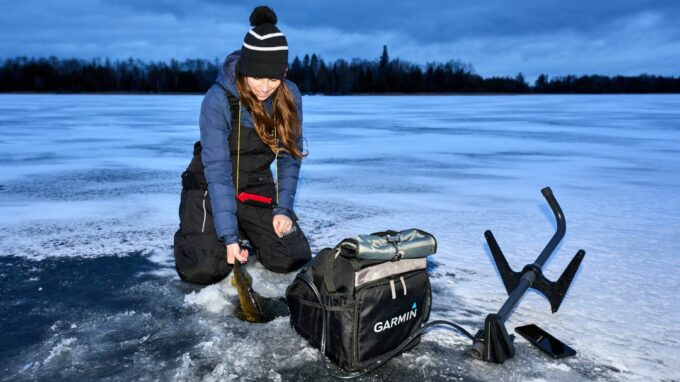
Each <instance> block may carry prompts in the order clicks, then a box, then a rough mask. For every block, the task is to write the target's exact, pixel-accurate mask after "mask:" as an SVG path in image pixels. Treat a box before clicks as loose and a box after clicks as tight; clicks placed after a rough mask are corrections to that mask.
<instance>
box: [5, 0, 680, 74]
mask: <svg viewBox="0 0 680 382" xmlns="http://www.w3.org/2000/svg"><path fill="white" fill-rule="evenodd" d="M234 3H236V4H234ZM260 4H262V2H260V1H257V2H252V1H238V2H229V1H219V0H193V1H172V0H146V1H145V0H119V1H114V0H108V1H106V0H101V1H97V0H44V1H32V0H26V1H21V0H14V1H9V0H0V58H8V57H15V56H34V57H38V56H41V57H44V56H49V55H55V56H58V57H80V58H91V57H102V58H104V57H110V58H127V57H135V58H141V59H145V60H148V59H152V60H169V59H170V58H178V59H184V58H208V59H213V58H216V57H220V58H221V57H223V56H225V55H226V54H227V53H229V52H231V51H233V50H235V49H239V48H240V45H241V42H242V41H243V37H244V35H245V33H246V32H247V30H248V28H249V25H248V16H249V14H250V12H251V11H252V8H253V7H254V6H256V5H260ZM268 5H270V6H272V8H274V10H275V11H276V12H277V14H278V16H279V24H278V26H279V28H280V29H281V30H282V31H283V32H284V33H285V34H286V36H287V38H288V42H289V45H290V51H291V60H292V57H293V56H294V55H304V54H305V53H317V54H320V55H321V57H322V58H324V59H325V60H334V59H337V58H346V59H351V58H353V57H360V58H365V59H377V57H378V56H379V55H380V53H381V50H382V46H383V45H387V47H388V51H389V54H390V57H392V58H395V57H398V58H401V59H403V60H408V61H412V62H416V63H426V62H430V61H447V60H450V59H460V60H462V61H464V62H469V63H471V64H472V65H473V66H474V67H475V69H476V71H477V73H479V74H481V75H483V76H491V75H513V76H514V75H515V74H517V73H519V72H522V73H524V74H525V76H527V77H528V78H535V77H536V76H537V75H538V74H540V73H546V74H549V75H551V76H556V75H565V74H608V75H611V74H625V75H637V74H641V73H650V74H661V75H674V76H680V21H678V20H680V1H676V0H654V1H652V0H648V1H645V0H640V1H628V0H617V1H607V0H599V1H583V0H568V1H564V0H559V1H548V0H545V1H540V0H512V1H508V0H477V1H453V0H450V1H445V0H442V1H403V2H400V1H396V0H389V1H387V0H379V1H368V0H366V1H352V0H338V1H335V0H334V1H324V0H294V1H270V2H269V3H268Z"/></svg>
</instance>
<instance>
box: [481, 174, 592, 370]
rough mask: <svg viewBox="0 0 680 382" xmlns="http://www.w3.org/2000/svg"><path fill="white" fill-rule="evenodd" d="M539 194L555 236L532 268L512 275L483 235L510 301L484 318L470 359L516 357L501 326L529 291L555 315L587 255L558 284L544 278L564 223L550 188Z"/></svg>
mask: <svg viewBox="0 0 680 382" xmlns="http://www.w3.org/2000/svg"><path fill="white" fill-rule="evenodd" d="M541 193H542V194H543V196H544V197H545V199H546V200H547V201H548V204H549V205H550V208H551V209H552V211H553V213H554V214H555V219H557V232H555V234H554V235H553V237H552V239H550V241H549V242H548V244H547V245H546V246H545V248H544V249H543V251H542V252H541V254H540V255H539V256H538V258H536V261H534V262H533V264H527V265H526V266H525V267H524V269H522V271H521V272H515V271H513V270H512V269H511V268H510V265H508V261H507V260H506V259H505V256H504V255H503V252H502V251H501V248H500V247H499V246H498V243H497V242H496V239H495V238H494V237H493V234H492V233H491V231H486V232H484V237H485V238H486V241H487V242H488V244H489V248H490V249H491V254H492V255H493V259H494V261H495V262H496V266H497V267H498V271H499V273H500V274H501V278H502V279H503V284H504V285H505V289H506V290H507V292H508V295H509V297H508V299H507V300H506V301H505V303H504V304H503V306H502V307H501V308H500V310H499V311H498V313H495V314H494V313H491V314H489V315H488V316H487V317H486V320H485V322H484V329H483V330H480V331H478V332H477V334H476V335H475V338H474V340H473V344H472V355H473V356H474V357H476V358H479V359H482V360H485V361H489V362H494V363H503V362H504V361H505V360H506V359H508V358H512V357H513V356H514V355H515V347H514V345H513V339H514V336H512V335H509V334H508V332H507V330H506V329H505V325H504V324H505V321H507V319H508V318H509V317H510V315H511V314H512V311H513V309H514V308H515V307H516V306H517V304H518V303H519V301H520V299H521V298H522V296H523V295H524V293H526V291H527V290H528V289H529V288H533V289H534V290H536V291H538V292H540V293H542V294H543V295H544V296H545V297H546V298H547V299H548V301H550V307H551V308H552V312H553V313H555V312H557V310H558V309H559V308H560V304H561V303H562V300H563V299H564V296H565V295H566V294H567V290H568V289H569V286H570V285H571V281H572V279H573V278H574V275H575V274H576V271H577V270H578V267H579V265H581V260H583V256H585V254H586V252H585V251H584V250H582V249H580V250H579V251H578V252H577V253H576V255H575V256H574V258H573V259H572V260H571V262H570V263H569V265H568V266H567V268H566V269H565V270H564V272H562V275H561V276H560V278H559V279H558V280H557V281H554V282H553V281H550V280H548V279H546V278H545V277H544V276H543V270H542V268H543V265H544V264H545V262H546V261H547V260H548V258H549V257H550V255H551V254H552V253H553V251H554V250H555V248H556V247H557V244H559V242H560V241H561V240H562V238H563V237H564V234H565V232H566V230H567V223H566V221H565V220H564V214H563V213H562V209H561V208H560V205H559V204H557V200H556V199H555V196H554V195H553V193H552V190H551V189H550V187H546V188H544V189H542V190H541Z"/></svg>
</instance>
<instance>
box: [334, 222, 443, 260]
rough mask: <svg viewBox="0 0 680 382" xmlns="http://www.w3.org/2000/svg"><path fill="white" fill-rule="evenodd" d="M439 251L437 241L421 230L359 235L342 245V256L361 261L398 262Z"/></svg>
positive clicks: (344, 241) (346, 240)
mask: <svg viewBox="0 0 680 382" xmlns="http://www.w3.org/2000/svg"><path fill="white" fill-rule="evenodd" d="M436 251H437V241H436V240H435V238H434V236H432V235H431V234H429V233H427V232H425V231H421V230H419V229H407V230H404V231H401V232H394V231H389V232H382V233H378V234H371V235H358V236H356V237H354V238H351V239H345V240H343V242H342V243H341V244H340V254H341V255H342V256H344V257H347V258H356V259H359V260H382V261H390V260H391V261H396V260H401V259H418V258H422V257H427V256H429V255H432V254H434V253H435V252H436Z"/></svg>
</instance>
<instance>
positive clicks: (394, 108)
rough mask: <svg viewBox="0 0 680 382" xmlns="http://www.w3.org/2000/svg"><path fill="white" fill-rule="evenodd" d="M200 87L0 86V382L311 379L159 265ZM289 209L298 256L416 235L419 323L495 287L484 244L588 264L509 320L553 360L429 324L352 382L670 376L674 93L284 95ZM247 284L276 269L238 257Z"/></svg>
mask: <svg viewBox="0 0 680 382" xmlns="http://www.w3.org/2000/svg"><path fill="white" fill-rule="evenodd" d="M200 102H201V97H200V96H129V95H121V96H119V95H0V295H1V296H2V299H3V307H2V309H0V329H1V330H0V331H1V333H2V336H1V337H0V371H1V376H0V379H1V380H8V381H9V380H11V381H21V380H36V379H37V380H69V381H78V380H82V381H89V380H93V379H109V380H179V381H196V380H202V381H226V380H239V381H249V380H310V381H311V380H323V379H329V380H330V378H327V377H325V376H326V373H325V371H324V370H323V367H322V365H321V362H320V356H319V352H318V351H316V350H315V349H313V348H311V347H309V346H308V345H307V344H306V342H305V341H304V340H303V339H301V338H300V337H298V336H297V334H296V333H295V332H294V331H293V329H292V328H291V327H290V325H289V322H288V319H287V318H279V319H276V320H274V321H272V322H270V323H268V324H247V323H243V322H241V321H238V320H237V319H235V318H234V317H233V315H232V310H233V308H234V304H236V303H237V298H236V291H235V289H234V288H233V287H231V286H230V285H229V284H228V280H225V281H223V282H221V283H218V284H215V285H212V286H209V287H205V288H199V287H196V286H192V285H189V284H186V283H182V282H180V281H179V279H178V277H177V276H176V274H175V272H174V262H173V258H172V247H171V245H172V236H173V234H174V231H175V230H176V229H177V227H178V216H177V208H178V203H179V191H180V174H181V172H182V171H183V170H184V168H185V166H186V165H187V164H188V161H189V159H190V155H191V150H192V144H193V142H194V141H195V140H197V139H198V126H197V121H198V113H199V108H200ZM304 109H305V118H304V120H305V123H304V131H305V135H306V139H307V149H308V150H309V152H310V155H309V157H308V158H307V159H305V161H304V164H303V168H302V174H301V183H300V186H299V192H298V196H297V199H296V210H297V212H298V215H299V216H300V218H301V225H302V227H303V229H304V230H305V231H306V233H307V235H308V236H309V238H310V239H311V244H312V249H313V251H314V252H317V251H318V250H319V249H321V248H323V247H326V246H333V245H335V244H336V243H337V242H338V241H339V240H341V239H342V238H344V237H349V236H354V235H356V234H359V233H370V232H374V231H381V230H385V229H396V230H401V229H406V228H413V227H417V228H421V229H423V230H426V231H428V232H431V233H433V234H434V235H435V236H436V237H437V239H438V241H439V250H438V253H437V254H436V255H435V256H433V257H432V259H431V260H432V262H431V266H430V274H431V277H432V285H433V292H434V302H433V312H432V319H449V320H453V321H455V322H458V323H460V324H462V325H463V326H465V327H466V328H468V330H470V331H473V332H474V331H476V329H478V328H479V327H480V326H481V325H482V324H483V320H484V317H485V316H486V314H487V313H490V312H495V311H496V310H497V309H498V308H499V307H500V305H501V304H502V302H503V301H504V300H505V298H506V294H505V289H504V287H503V285H502V282H501V280H500V278H499V277H498V274H497V271H496V268H495V266H494V264H493V261H492V259H491V256H490V253H489V251H488V249H487V247H486V243H485V241H484V238H483V232H484V230H486V229H492V230H493V232H494V234H495V235H496V238H497V240H498V241H499V243H500V245H501V248H502V249H503V250H504V252H505V254H506V256H507V257H508V259H509V261H510V263H511V265H512V266H514V267H515V268H520V267H521V266H523V265H524V264H526V263H530V262H532V261H533V260H534V259H535V258H536V256H537V255H538V254H539V253H540V251H541V250H542V249H543V247H544V246H545V244H546V243H547V242H548V240H549V239H550V237H551V236H552V234H553V232H554V229H555V223H554V218H553V217H552V213H551V212H550V209H549V207H548V206H547V204H546V203H545V201H544V200H543V197H542V196H541V194H540V189H541V188H543V187H545V186H550V187H551V188H552V189H553V192H554V193H555V196H556V197H557V200H558V201H559V202H560V204H561V206H562V209H563V210H564V213H565V216H566V220H567V235H566V237H565V239H564V240H563V242H562V244H561V245H560V247H559V248H558V252H557V254H556V255H554V256H553V258H552V260H551V261H550V262H549V263H548V264H547V267H546V268H545V274H546V276H547V277H548V278H550V279H555V278H557V276H559V274H560V273H561V272H562V270H563V269H564V267H565V266H566V264H567V263H568V262H569V260H570V259H571V257H572V256H573V255H574V254H575V253H576V251H577V250H578V249H579V248H583V249H585V250H586V252H587V254H586V257H585V259H584V262H583V264H582V267H581V270H580V272H579V273H578V275H577V277H576V279H575V281H574V284H573V285H572V288H571V290H570V292H569V294H568V295H567V298H566V299H565V301H564V303H563V304H562V306H561V308H560V311H559V312H558V313H557V314H555V315H553V314H551V313H550V306H549V303H548V302H547V300H545V299H544V298H543V297H542V296H540V295H539V294H537V293H535V292H531V293H528V294H527V296H526V297H525V298H524V299H523V301H522V303H521V305H520V306H519V308H518V309H517V310H516V311H515V313H514V315H513V316H512V318H511V319H510V320H509V321H508V323H507V327H508V330H509V331H512V328H514V327H516V326H519V325H524V324H528V323H536V324H538V325H539V326H541V327H543V328H545V329H546V330H548V331H549V332H551V333H552V334H553V335H555V336H556V337H558V338H560V339H562V340H563V341H564V342H566V343H567V344H569V345H571V346H572V347H574V348H575V349H576V350H577V351H578V355H577V356H576V357H573V358H568V359H565V360H560V361H555V360H552V359H550V358H548V357H546V356H544V355H543V354H542V353H540V351H539V350H537V349H536V348H534V347H533V346H532V345H530V344H529V343H528V342H526V341H525V340H524V339H522V338H518V339H517V340H516V341H515V345H516V356H515V358H513V359H511V360H509V361H507V362H506V363H505V364H504V365H492V364H486V363H483V362H480V361H477V360H474V359H472V358H471V357H469V356H468V353H467V352H468V347H469V341H467V340H465V339H464V338H463V337H461V336H459V335H457V334H456V333H454V332H452V331H448V330H435V331H430V332H428V333H427V334H426V335H425V336H424V337H423V341H422V343H421V344H420V345H418V346H417V347H416V348H415V349H414V350H413V351H411V352H409V353H406V354H404V355H402V356H399V357H397V358H395V359H394V360H392V361H391V362H390V363H389V364H388V365H386V366H385V367H383V368H381V369H380V370H379V371H377V372H376V373H374V374H372V375H371V376H369V377H367V378H364V380H376V381H378V380H390V381H396V380H480V381H482V380H483V381H496V380H518V381H520V380H521V381H527V380H536V381H543V380H549V381H552V380H562V381H578V380H604V381H609V380H616V381H618V380H658V381H673V380H674V381H678V380H679V379H678V375H680V304H679V299H678V297H677V291H678V290H679V289H680V257H679V256H678V248H679V247H680V234H679V233H680V216H679V214H678V211H679V210H680V96H677V95H645V96H642V95H640V96H638V95H632V96H469V97H467V96H452V97H436V96H433V97H429V96H418V97H305V99H304ZM249 269H250V271H251V273H252V274H253V277H254V279H255V281H256V285H255V288H256V290H258V291H259V292H260V293H261V294H263V295H267V296H281V295H283V291H284V290H285V287H286V286H287V285H288V284H289V283H290V281H291V280H292V278H293V277H294V274H293V273H292V274H289V275H276V274H272V273H270V272H268V271H266V270H264V268H262V266H260V265H259V264H257V263H256V262H254V261H253V262H251V264H250V266H249Z"/></svg>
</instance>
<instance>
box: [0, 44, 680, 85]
mask: <svg viewBox="0 0 680 382" xmlns="http://www.w3.org/2000/svg"><path fill="white" fill-rule="evenodd" d="M219 64H220V61H218V60H214V61H210V60H204V59H187V60H185V61H183V62H180V61H178V60H174V59H173V60H171V61H170V62H169V63H166V62H144V61H142V60H139V59H132V58H130V59H127V60H116V61H111V60H109V59H105V60H101V59H92V60H83V59H76V58H70V59H59V58H56V57H48V58H28V57H17V58H11V59H5V60H1V61H0V92H5V93H7V92H63V93H109V92H115V93H203V92H205V91H206V90H207V89H208V88H209V87H210V86H211V85H212V83H213V82H214V80H215V77H216V73H217V68H218V65H219ZM287 78H288V79H290V80H291V81H293V82H295V84H297V86H298V88H299V89H300V91H301V92H302V93H303V94H328V95H347V94H416V93H432V94H437V93H505V94H530V93H538V94H569V93H587V94H600V93H680V77H663V76H656V75H646V74H643V75H639V76H611V77H610V76H602V75H583V76H571V75H570V76H560V77H553V78H550V77H548V76H547V75H545V74H541V75H540V76H538V78H537V79H536V81H535V82H534V84H533V85H530V84H529V83H528V82H527V81H526V79H525V78H524V76H523V75H522V74H521V73H519V74H517V75H516V76H514V77H487V78H484V77H482V76H480V75H479V74H477V73H476V72H475V70H474V67H473V66H472V65H471V64H468V63H464V62H462V61H460V60H450V61H448V62H445V63H435V62H433V63H428V64H425V65H418V64H413V63H410V62H408V61H404V60H400V59H390V57H389V55H388V53H387V47H383V52H382V55H381V56H380V58H379V59H378V60H373V61H371V60H365V59H356V58H355V59H353V60H351V61H347V60H344V59H338V60H336V61H333V62H325V61H324V60H323V59H322V58H321V57H319V56H318V55H316V54H312V55H311V56H310V55H308V54H307V55H305V56H304V57H303V58H302V59H300V58H299V57H295V58H294V59H293V62H292V63H291V64H290V66H289V70H288V74H287Z"/></svg>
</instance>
